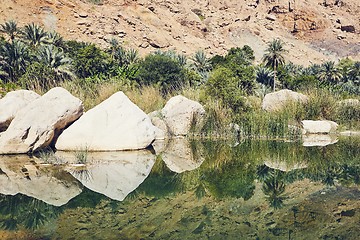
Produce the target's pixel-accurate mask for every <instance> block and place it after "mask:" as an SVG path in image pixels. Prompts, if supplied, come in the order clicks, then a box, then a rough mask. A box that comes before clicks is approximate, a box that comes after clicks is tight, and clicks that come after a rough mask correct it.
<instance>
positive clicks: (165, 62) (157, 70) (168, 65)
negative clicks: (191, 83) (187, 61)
mask: <svg viewBox="0 0 360 240" xmlns="http://www.w3.org/2000/svg"><path fill="white" fill-rule="evenodd" d="M138 81H139V83H140V84H142V85H151V84H155V85H158V86H159V87H160V89H161V91H162V93H163V94H164V95H166V94H168V93H171V92H173V91H177V90H180V89H181V88H182V87H183V86H184V85H186V84H187V82H186V80H185V71H184V69H183V68H182V67H181V65H180V64H179V62H177V61H175V60H173V59H172V58H171V57H169V56H166V55H159V54H151V55H148V56H146V57H145V59H144V60H143V61H142V62H140V63H139V72H138Z"/></svg>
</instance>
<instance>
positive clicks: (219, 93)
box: [205, 67, 246, 113]
mask: <svg viewBox="0 0 360 240" xmlns="http://www.w3.org/2000/svg"><path fill="white" fill-rule="evenodd" d="M238 82H239V79H238V78H237V76H236V75H235V74H234V72H233V71H231V70H230V69H228V68H225V67H219V68H217V69H215V70H214V72H213V73H212V75H211V76H210V78H209V80H208V82H207V83H206V84H205V93H206V94H207V95H208V96H210V97H213V98H215V99H220V100H221V101H222V102H223V103H224V105H225V106H226V107H228V108H231V109H232V110H233V111H234V112H235V113H237V112H240V111H244V110H245V109H246V101H245V100H246V99H245V98H244V96H243V95H244V93H243V91H242V90H241V88H239V85H238V84H239V83H238Z"/></svg>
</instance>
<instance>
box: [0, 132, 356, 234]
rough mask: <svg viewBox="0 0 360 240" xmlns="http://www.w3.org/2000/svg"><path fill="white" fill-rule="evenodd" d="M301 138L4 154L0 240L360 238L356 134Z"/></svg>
mask: <svg viewBox="0 0 360 240" xmlns="http://www.w3.org/2000/svg"><path fill="white" fill-rule="evenodd" d="M303 145H304V144H303V143H301V142H287V141H260V140H258V141H256V140H246V141H242V142H240V143H230V142H225V141H203V142H200V141H191V142H188V141H186V140H184V139H180V140H177V141H175V142H171V143H168V144H167V146H162V145H161V144H157V145H156V146H155V150H156V151H157V152H158V154H157V155H155V154H154V151H137V152H112V153H91V154H90V153H87V154H86V153H85V152H83V153H81V152H78V153H59V152H58V153H56V154H55V155H48V154H40V155H39V156H33V157H29V156H23V155H16V156H2V157H0V239H359V238H358V236H360V189H359V186H360V185H359V184H360V139H359V138H354V137H351V138H342V139H340V140H339V141H338V142H336V143H334V144H331V145H327V146H312V147H309V144H305V145H307V146H308V147H305V146H303ZM159 152H161V153H159Z"/></svg>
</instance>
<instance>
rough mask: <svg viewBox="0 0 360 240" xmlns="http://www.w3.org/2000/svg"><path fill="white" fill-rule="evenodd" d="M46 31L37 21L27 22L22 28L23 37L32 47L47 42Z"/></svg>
mask: <svg viewBox="0 0 360 240" xmlns="http://www.w3.org/2000/svg"><path fill="white" fill-rule="evenodd" d="M46 37H47V33H46V31H45V30H44V29H43V28H42V27H40V26H39V25H36V24H35V23H31V24H27V25H25V26H24V29H23V30H22V38H23V39H24V41H25V42H27V43H28V44H29V45H30V47H31V48H32V49H34V48H36V47H37V46H39V45H40V44H43V43H45V42H46Z"/></svg>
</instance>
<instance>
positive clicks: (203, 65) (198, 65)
mask: <svg viewBox="0 0 360 240" xmlns="http://www.w3.org/2000/svg"><path fill="white" fill-rule="evenodd" d="M191 60H192V61H193V64H194V68H195V70H196V71H197V72H199V73H205V72H209V71H210V70H211V62H210V59H208V58H207V57H206V54H205V53H204V51H201V50H200V51H197V52H196V53H195V55H194V56H193V58H192V59H191Z"/></svg>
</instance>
